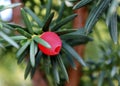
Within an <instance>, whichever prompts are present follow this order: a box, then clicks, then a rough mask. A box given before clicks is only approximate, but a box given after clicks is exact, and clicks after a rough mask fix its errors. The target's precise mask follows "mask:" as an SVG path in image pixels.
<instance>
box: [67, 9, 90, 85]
mask: <svg viewBox="0 0 120 86" xmlns="http://www.w3.org/2000/svg"><path fill="white" fill-rule="evenodd" d="M74 13H76V14H77V15H78V16H77V17H76V18H75V19H74V21H73V28H76V29H78V28H82V27H84V25H85V22H86V19H87V16H88V10H87V7H82V8H79V9H77V10H75V11H74ZM74 49H75V50H76V52H77V53H78V54H79V55H80V56H81V57H83V56H84V50H85V45H78V46H75V47H74ZM75 63H76V67H77V70H74V69H72V68H71V67H69V68H68V75H69V83H65V86H79V81H80V78H81V75H82V72H81V65H80V64H79V63H78V62H77V61H76V60H75Z"/></svg>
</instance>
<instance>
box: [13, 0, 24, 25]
mask: <svg viewBox="0 0 120 86" xmlns="http://www.w3.org/2000/svg"><path fill="white" fill-rule="evenodd" d="M11 1H12V3H18V2H19V3H20V2H21V0H11ZM21 7H22V5H21V6H18V7H15V8H13V18H12V22H14V23H16V24H22V23H21V13H20V9H21Z"/></svg>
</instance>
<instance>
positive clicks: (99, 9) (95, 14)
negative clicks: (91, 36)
mask: <svg viewBox="0 0 120 86" xmlns="http://www.w3.org/2000/svg"><path fill="white" fill-rule="evenodd" d="M110 1H111V0H101V1H100V3H98V4H97V5H96V6H95V7H94V8H93V9H92V11H91V12H90V14H89V16H88V19H87V22H86V24H85V31H86V34H88V33H89V32H90V31H91V30H92V28H93V26H94V25H95V23H96V22H97V20H98V19H99V17H100V16H101V14H102V13H103V11H105V9H106V8H107V7H108V5H109V3H110Z"/></svg>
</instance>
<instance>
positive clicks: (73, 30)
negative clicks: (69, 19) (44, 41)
mask: <svg viewBox="0 0 120 86" xmlns="http://www.w3.org/2000/svg"><path fill="white" fill-rule="evenodd" d="M75 31H76V29H65V30H59V31H55V32H56V33H57V34H58V35H64V34H67V33H72V32H75Z"/></svg>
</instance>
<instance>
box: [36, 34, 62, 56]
mask: <svg viewBox="0 0 120 86" xmlns="http://www.w3.org/2000/svg"><path fill="white" fill-rule="evenodd" d="M40 38H42V39H44V40H45V41H46V42H48V43H49V44H50V45H51V48H46V47H44V46H43V45H41V44H38V47H39V49H40V50H41V51H42V52H43V53H44V54H46V55H50V56H54V55H57V54H59V52H60V50H61V47H62V41H61V39H60V37H59V36H58V35H57V34H56V33H54V32H44V33H43V34H42V35H41V36H40Z"/></svg>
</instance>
